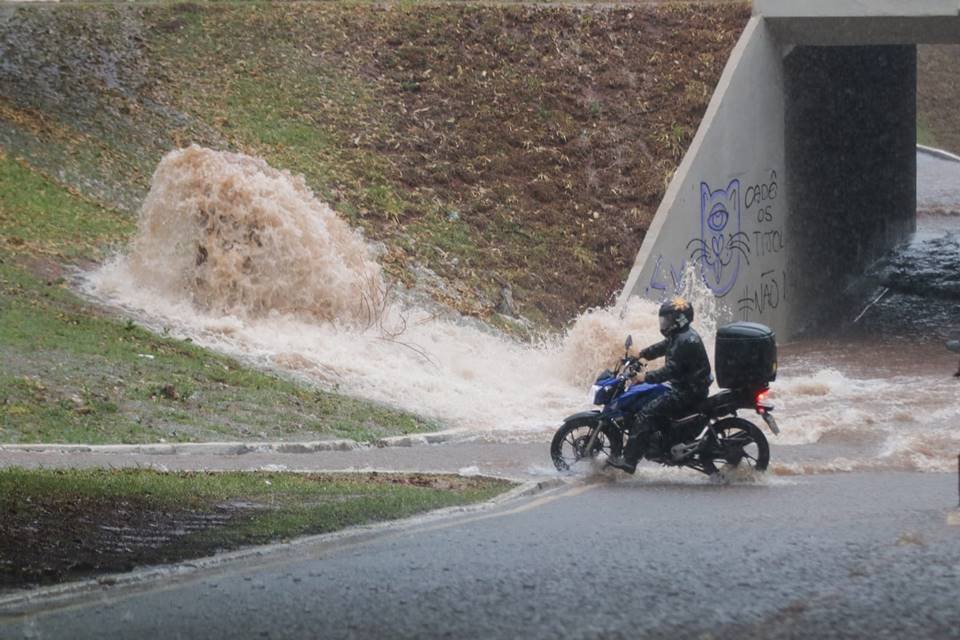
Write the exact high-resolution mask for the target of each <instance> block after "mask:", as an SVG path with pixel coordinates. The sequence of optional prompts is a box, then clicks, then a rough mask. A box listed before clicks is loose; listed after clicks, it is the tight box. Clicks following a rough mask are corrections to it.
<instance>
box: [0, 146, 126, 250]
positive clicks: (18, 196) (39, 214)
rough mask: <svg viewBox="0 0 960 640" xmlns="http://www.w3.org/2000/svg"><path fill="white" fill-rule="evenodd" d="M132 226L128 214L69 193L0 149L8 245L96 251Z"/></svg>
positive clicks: (2, 218)
mask: <svg viewBox="0 0 960 640" xmlns="http://www.w3.org/2000/svg"><path fill="white" fill-rule="evenodd" d="M133 229H134V223H133V221H132V220H131V219H130V218H129V217H128V216H124V215H122V214H119V213H117V212H116V211H112V210H109V209H105V208H104V207H101V206H99V205H96V204H92V203H90V202H88V201H86V200H84V199H82V198H80V197H79V196H76V195H74V194H71V193H70V192H68V191H66V190H64V189H63V188H62V187H60V186H58V185H56V184H55V183H53V182H52V181H51V180H49V179H47V178H45V177H43V176H41V175H38V174H37V173H35V172H33V171H31V170H30V169H28V168H27V167H25V166H24V165H22V164H20V163H19V162H17V161H16V160H14V159H13V158H11V157H9V156H8V155H6V154H4V153H3V152H2V151H0V238H5V239H6V241H7V244H8V245H11V246H14V247H16V246H22V247H23V248H24V249H26V250H30V251H33V252H36V253H45V254H52V255H59V256H62V257H66V258H77V257H97V256H99V255H101V254H102V251H103V249H104V248H105V247H109V246H111V245H115V244H116V243H118V242H119V241H120V240H122V239H123V238H125V237H127V236H128V235H129V234H130V233H131V232H132V231H133Z"/></svg>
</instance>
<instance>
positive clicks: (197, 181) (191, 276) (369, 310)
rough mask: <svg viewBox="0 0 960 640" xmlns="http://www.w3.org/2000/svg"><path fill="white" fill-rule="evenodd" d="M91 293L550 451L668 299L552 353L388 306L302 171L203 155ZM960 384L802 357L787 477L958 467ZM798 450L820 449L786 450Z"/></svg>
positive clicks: (357, 390) (695, 297)
mask: <svg viewBox="0 0 960 640" xmlns="http://www.w3.org/2000/svg"><path fill="white" fill-rule="evenodd" d="M683 282H684V287H685V288H684V290H683V292H682V293H683V294H684V295H685V296H686V297H688V299H690V300H691V301H692V302H693V304H694V309H695V313H696V321H695V325H696V327H697V328H698V330H699V331H700V333H701V335H702V336H703V338H704V342H705V343H706V344H708V345H711V344H712V343H713V339H714V336H715V332H716V326H717V320H718V318H720V317H724V316H723V314H722V312H721V311H722V310H720V309H719V308H718V302H717V299H716V298H715V297H714V296H713V295H712V294H711V293H710V292H709V291H708V290H707V289H706V287H705V285H704V284H703V282H702V280H701V279H700V278H697V277H696V274H695V272H694V271H691V272H689V273H687V274H686V275H685V277H684V280H683ZM84 287H85V289H86V291H87V292H88V293H90V294H91V295H93V296H95V297H97V298H99V299H101V300H104V301H107V302H109V303H112V304H114V305H116V306H118V307H121V308H124V309H126V310H127V311H128V312H129V313H130V314H131V315H133V316H135V317H137V318H138V319H139V320H140V321H141V322H143V323H144V324H146V325H148V326H150V327H153V328H157V329H159V328H163V329H166V330H167V331H169V332H170V333H172V334H173V335H179V336H182V337H190V338H191V339H193V340H194V341H195V342H196V343H198V344H200V345H203V346H207V347H210V348H213V349H216V350H219V351H222V352H226V353H228V354H231V355H233V356H236V357H239V358H242V359H245V360H248V361H251V362H253V363H255V364H257V365H259V366H264V367H270V368H274V369H279V370H283V371H284V372H286V373H288V374H293V375H295V376H299V377H301V378H302V379H304V380H306V381H309V382H311V383H314V384H319V385H323V386H331V387H332V386H337V387H338V388H339V389H340V390H341V391H346V392H347V393H350V394H352V395H356V396H361V397H366V398H371V399H374V400H379V401H383V402H386V403H389V404H392V405H394V406H398V407H401V408H404V409H408V410H411V411H414V412H417V413H419V414H421V415H426V416H431V417H435V418H439V419H440V420H442V421H443V422H444V423H445V424H446V425H449V426H450V427H452V428H453V429H455V430H458V431H459V433H458V434H457V437H462V438H463V439H469V440H475V441H484V440H493V441H497V442H503V441H511V442H523V441H531V440H534V441H537V442H542V441H544V440H545V436H546V434H547V433H549V432H551V431H552V430H553V429H554V428H556V426H557V424H558V423H559V421H560V420H561V419H562V418H563V417H564V416H566V415H569V414H571V413H574V412H576V411H578V410H581V409H584V408H586V407H587V406H588V405H587V397H586V396H587V393H586V388H587V387H588V385H589V383H590V382H591V381H592V380H593V377H594V376H595V375H596V373H597V372H598V371H599V370H601V369H603V368H606V367H609V366H611V365H612V364H614V363H615V362H616V360H617V359H618V358H619V357H620V356H622V354H623V340H624V338H625V337H626V335H627V334H632V335H633V339H634V344H635V345H636V347H635V349H636V348H639V347H643V346H646V345H648V344H652V343H654V342H657V341H659V340H660V339H661V336H660V334H659V330H658V321H657V306H658V305H657V304H655V303H653V302H649V301H644V300H640V299H636V298H634V299H631V300H629V301H628V302H627V303H626V305H625V306H624V307H623V308H622V309H614V308H605V309H593V310H590V311H588V312H587V313H585V314H584V315H583V316H581V317H580V318H578V319H577V321H576V322H575V323H574V324H573V325H572V326H571V327H570V329H569V330H568V331H567V332H566V333H565V334H564V335H563V336H558V337H555V338H552V339H547V340H544V342H543V343H542V344H539V345H536V346H530V345H522V344H519V343H516V342H513V341H510V340H507V339H503V338H500V337H497V336H494V335H491V334H490V333H488V332H484V331H481V330H479V329H478V328H476V327H475V326H473V325H471V324H469V323H467V322H457V321H448V320H440V319H437V318H436V317H435V315H434V314H432V313H430V312H428V311H426V310H424V309H421V308H419V307H417V306H416V305H413V304H407V303H404V301H403V300H401V299H399V298H393V299H388V298H386V297H385V296H384V286H383V279H382V277H381V272H380V267H379V265H378V264H377V263H376V261H375V259H374V257H373V252H372V251H371V250H370V248H369V247H368V246H367V245H366V243H364V241H363V239H362V237H361V236H360V235H359V234H357V233H356V232H354V231H352V230H351V229H350V228H349V227H348V225H346V223H344V222H343V221H342V220H340V219H339V218H337V216H336V214H335V213H334V212H333V211H332V210H331V209H330V208H329V207H328V206H326V205H325V204H324V203H322V202H320V201H319V200H317V199H316V198H315V197H314V195H313V194H312V193H311V192H310V190H309V189H308V188H307V187H306V186H305V184H304V182H303V179H302V178H300V177H295V176H291V175H290V174H289V173H286V172H281V171H276V170H274V169H272V168H270V167H269V166H268V165H267V164H266V163H265V162H263V161H262V160H259V159H255V158H250V157H248V156H242V155H237V154H229V153H221V152H215V151H210V150H207V149H201V148H199V147H190V148H188V149H183V150H180V151H176V152H173V153H171V154H168V155H167V156H166V157H165V158H164V160H163V161H162V162H161V164H160V166H159V167H158V169H157V171H156V173H155V175H154V178H153V183H152V187H151V191H150V193H149V195H148V197H147V199H146V201H145V202H144V205H143V209H142V211H141V214H140V221H139V226H138V233H137V236H136V237H135V239H134V240H133V242H132V244H131V247H130V250H129V253H128V254H127V255H125V256H120V257H118V258H116V259H115V260H113V261H111V262H110V263H108V264H106V265H104V266H103V267H102V268H101V269H99V270H97V271H95V272H93V273H90V274H88V275H87V279H86V282H85V284H84ZM385 327H393V328H394V329H393V330H384V328H385ZM399 328H402V329H403V330H402V331H400V329H399ZM952 383H953V381H951V380H942V381H938V382H933V383H931V382H929V381H923V383H922V385H921V384H918V381H917V379H915V378H909V379H908V378H896V377H892V378H882V379H881V378H877V379H873V378H866V377H857V376H851V375H849V374H847V373H843V372H841V371H839V370H836V369H829V368H824V367H823V364H822V361H820V362H819V363H817V362H813V363H811V362H805V361H803V359H802V358H801V359H798V360H794V361H792V362H791V361H786V362H784V363H783V366H782V368H781V372H780V377H779V379H778V381H777V383H776V384H775V385H774V388H773V389H774V399H775V400H776V402H777V403H778V409H777V412H778V415H779V417H780V421H781V426H782V427H783V435H782V436H781V437H780V438H777V439H774V440H773V446H774V464H775V470H776V472H778V473H782V474H790V473H802V472H806V471H812V470H844V469H848V468H849V469H860V468H909V469H921V470H942V469H944V468H946V467H947V466H948V465H949V464H950V463H951V462H950V461H952V460H955V458H954V457H953V456H954V455H955V450H956V449H957V448H958V446H960V437H958V436H956V435H954V433H953V431H952V425H954V424H956V423H957V422H958V421H960V412H958V407H957V403H956V387H955V385H953V384H952ZM905 390H907V391H905ZM916 416H921V419H917V417H916ZM784 445H786V447H785V446H784ZM791 446H795V447H796V449H797V450H798V451H800V450H803V451H806V449H804V447H811V446H815V447H816V448H817V451H818V452H819V453H818V454H817V455H816V456H814V457H813V458H811V459H807V458H804V457H803V455H802V454H798V455H799V458H798V457H797V456H794V459H793V460H790V459H789V458H790V455H784V456H783V457H782V458H781V456H780V454H781V453H786V452H784V449H789V448H790V447H791ZM947 451H949V455H948V454H947V453H946V452H947ZM824 452H825V453H824ZM781 459H782V460H783V462H781V461H780V460H781Z"/></svg>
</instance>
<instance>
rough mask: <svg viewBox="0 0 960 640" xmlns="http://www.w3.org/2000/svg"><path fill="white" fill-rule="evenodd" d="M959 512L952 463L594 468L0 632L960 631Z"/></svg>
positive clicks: (1, 618)
mask: <svg viewBox="0 0 960 640" xmlns="http://www.w3.org/2000/svg"><path fill="white" fill-rule="evenodd" d="M956 504H957V477H956V476H955V475H953V474H912V473H882V474H881V473H873V474H837V475H821V476H807V477H789V478H783V477H779V478H778V477H770V478H767V479H765V480H764V481H761V482H758V483H743V484H731V485H722V484H715V483H711V482H710V481H708V480H707V479H705V478H703V477H702V476H698V475H696V474H693V473H692V472H686V473H684V472H678V473H675V474H667V475H666V476H664V475H662V474H661V475H657V476H654V475H649V474H648V475H642V476H641V477H639V478H636V477H635V478H627V477H626V476H618V475H609V476H608V475H605V474H603V475H595V476H589V477H582V478H574V479H572V480H570V481H569V482H568V483H566V484H564V485H563V486H561V487H559V488H555V489H551V490H549V491H546V492H544V493H541V494H538V495H535V496H532V497H528V498H524V499H521V500H518V501H513V502H510V503H507V504H503V505H501V506H499V507H497V508H495V509H494V510H490V511H486V512H482V513H472V514H459V515H454V516H451V517H449V518H446V519H443V520H440V521H436V520H434V521H428V522H423V523H422V524H416V525H414V526H412V527H409V528H406V529H403V530H396V531H390V532H385V533H383V534H382V535H378V536H376V537H374V538H373V539H371V540H366V541H364V542H360V543H358V544H352V545H351V544H339V545H332V546H331V545H324V544H318V545H312V546H307V547H304V548H301V549H299V550H297V551H296V552H294V553H290V552H288V553H284V554H278V555H277V556H276V557H273V558H270V557H268V558H261V559H259V560H257V561H256V563H254V564H240V565H232V566H229V567H227V568H221V569H218V570H215V571H211V572H199V573H196V574H194V575H193V576H192V577H189V578H187V579H182V580H179V581H173V582H165V583H162V584H156V585H153V586H150V585H147V586H144V587H140V588H139V589H131V590H125V589H122V588H111V587H103V588H101V589H98V590H97V591H96V592H94V593H93V594H91V595H89V596H87V597H86V598H85V599H83V600H82V601H80V602H79V603H74V604H73V605H71V606H70V607H68V608H60V609H58V608H55V607H54V606H53V605H50V606H47V607H45V610H44V611H42V612H41V613H32V614H29V615H26V616H23V615H17V613H16V611H11V610H9V609H8V610H5V611H3V612H2V613H0V637H2V638H102V637H106V636H109V637H124V638H212V637H234V638H330V639H333V638H628V637H629V638H662V637H684V638H686V637H690V638H810V637H823V638H827V637H846V638H906V637H922V638H960V604H958V603H960V513H958V512H957V511H956V508H955V507H956ZM43 608H44V607H43V606H41V609H43Z"/></svg>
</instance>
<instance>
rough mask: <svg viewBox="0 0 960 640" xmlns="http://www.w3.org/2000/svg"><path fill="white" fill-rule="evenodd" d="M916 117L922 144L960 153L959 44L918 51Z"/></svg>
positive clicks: (925, 47)
mask: <svg viewBox="0 0 960 640" xmlns="http://www.w3.org/2000/svg"><path fill="white" fill-rule="evenodd" d="M917 114H918V116H917V120H918V127H919V132H918V138H919V141H920V142H921V143H924V144H930V145H934V146H937V147H941V148H944V149H947V150H948V151H952V152H953V153H960V45H937V46H921V47H919V48H918V51H917Z"/></svg>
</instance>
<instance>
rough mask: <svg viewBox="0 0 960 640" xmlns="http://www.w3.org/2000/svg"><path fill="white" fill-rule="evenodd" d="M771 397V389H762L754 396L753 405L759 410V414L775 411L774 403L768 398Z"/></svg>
mask: <svg viewBox="0 0 960 640" xmlns="http://www.w3.org/2000/svg"><path fill="white" fill-rule="evenodd" d="M769 396H770V389H761V390H760V391H758V392H757V395H756V396H754V399H753V404H754V406H755V407H756V408H757V413H760V414H763V413H766V412H767V411H772V410H773V403H772V402H770V400H768V399H767V398H768V397H769Z"/></svg>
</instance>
